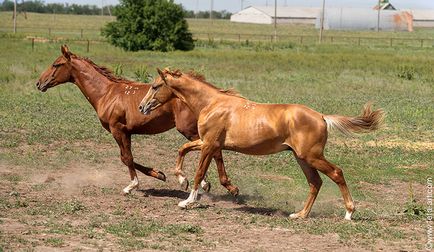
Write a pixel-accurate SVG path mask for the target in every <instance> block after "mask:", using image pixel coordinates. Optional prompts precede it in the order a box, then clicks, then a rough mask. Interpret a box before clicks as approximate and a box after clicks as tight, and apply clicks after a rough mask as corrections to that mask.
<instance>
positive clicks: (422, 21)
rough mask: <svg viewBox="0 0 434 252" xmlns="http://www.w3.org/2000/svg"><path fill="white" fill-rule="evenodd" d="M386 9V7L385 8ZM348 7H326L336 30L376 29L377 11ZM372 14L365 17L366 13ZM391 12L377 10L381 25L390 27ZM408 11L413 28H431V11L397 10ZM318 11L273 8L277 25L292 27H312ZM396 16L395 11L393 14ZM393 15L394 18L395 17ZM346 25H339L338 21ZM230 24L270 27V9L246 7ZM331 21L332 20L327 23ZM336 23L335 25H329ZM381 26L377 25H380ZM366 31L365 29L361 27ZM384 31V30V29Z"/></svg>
mask: <svg viewBox="0 0 434 252" xmlns="http://www.w3.org/2000/svg"><path fill="white" fill-rule="evenodd" d="M387 6H389V5H387ZM353 10H354V9H352V8H326V11H325V12H326V15H327V12H329V13H334V14H336V16H335V17H332V16H329V18H327V17H326V18H325V19H326V20H325V21H326V22H327V19H330V20H331V19H333V20H334V21H335V20H336V19H337V18H338V22H339V28H338V29H350V30H351V26H353V25H354V26H357V27H358V28H359V29H360V27H359V26H360V25H362V24H363V23H364V22H365V23H366V25H364V26H365V27H368V28H367V29H372V27H373V25H374V26H376V23H377V15H378V14H377V11H376V10H372V9H362V10H360V9H359V10H357V11H360V12H359V13H357V12H353ZM368 12H370V13H373V14H366V13H368ZM393 12H394V11H393V10H391V9H390V8H388V9H384V10H381V12H380V13H383V14H382V16H383V15H384V19H383V20H384V21H387V22H385V23H383V25H388V24H391V25H393V24H392V22H391V21H390V20H391V17H390V16H391V15H393V14H392V13H393ZM403 12H409V13H410V14H411V15H413V27H434V10H400V11H399V13H403ZM320 13H321V9H320V8H309V7H293V6H292V7H282V6H277V15H276V16H277V20H276V21H277V23H279V24H282V23H292V24H315V23H316V19H317V17H319V16H320ZM396 13H398V12H396V11H395V14H396ZM395 16H396V15H395ZM344 19H345V20H344ZM401 20H404V21H403V22H402V23H401V24H399V25H398V26H397V25H394V26H391V25H389V26H388V27H393V28H392V30H406V29H407V27H408V23H409V22H408V21H407V19H405V18H401ZM343 21H344V22H347V24H343V23H342V22H343ZM231 22H239V23H253V24H273V23H274V6H250V7H247V8H245V9H243V10H241V11H239V12H237V13H235V14H233V15H232V16H231ZM331 22H332V21H331ZM333 23H334V24H336V23H337V22H333ZM380 24H381V22H380ZM332 27H333V28H332ZM329 28H330V29H334V28H336V25H332V26H329ZM365 29H366V28H365ZM384 30H387V27H384Z"/></svg>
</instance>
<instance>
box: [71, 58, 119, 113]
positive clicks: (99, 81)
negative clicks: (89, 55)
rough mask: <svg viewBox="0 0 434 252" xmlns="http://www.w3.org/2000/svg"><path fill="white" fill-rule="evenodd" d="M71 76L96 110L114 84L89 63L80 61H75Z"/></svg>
mask: <svg viewBox="0 0 434 252" xmlns="http://www.w3.org/2000/svg"><path fill="white" fill-rule="evenodd" d="M71 76H72V79H73V82H74V83H75V84H76V85H77V86H78V87H79V88H80V90H81V92H82V93H83V95H84V96H85V97H86V98H87V100H88V101H89V102H90V103H91V104H92V106H93V107H94V108H95V109H97V105H98V101H99V100H100V99H101V98H102V97H103V96H104V95H105V94H106V93H107V91H108V89H109V87H110V86H111V84H113V83H112V81H110V80H109V79H107V77H105V76H104V75H102V74H101V73H99V72H98V71H97V70H96V69H95V68H94V67H93V66H91V65H90V64H89V63H87V62H85V61H82V60H79V59H73V64H72V72H71Z"/></svg>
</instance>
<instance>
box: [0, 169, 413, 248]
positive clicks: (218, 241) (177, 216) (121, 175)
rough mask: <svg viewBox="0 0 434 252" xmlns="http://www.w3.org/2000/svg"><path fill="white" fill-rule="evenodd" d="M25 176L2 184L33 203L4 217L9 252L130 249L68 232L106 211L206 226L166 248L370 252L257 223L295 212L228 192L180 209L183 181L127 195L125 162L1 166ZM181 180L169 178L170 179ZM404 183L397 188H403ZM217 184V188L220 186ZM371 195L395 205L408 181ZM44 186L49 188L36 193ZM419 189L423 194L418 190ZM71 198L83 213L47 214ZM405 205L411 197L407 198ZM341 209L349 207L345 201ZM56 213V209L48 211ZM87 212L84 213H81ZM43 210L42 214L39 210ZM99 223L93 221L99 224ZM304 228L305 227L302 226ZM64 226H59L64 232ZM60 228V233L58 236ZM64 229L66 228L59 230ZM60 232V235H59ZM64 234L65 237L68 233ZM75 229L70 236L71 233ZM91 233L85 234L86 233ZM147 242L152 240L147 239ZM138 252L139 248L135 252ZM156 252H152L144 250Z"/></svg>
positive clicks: (111, 216)
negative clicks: (67, 227) (193, 207)
mask: <svg viewBox="0 0 434 252" xmlns="http://www.w3.org/2000/svg"><path fill="white" fill-rule="evenodd" d="M11 174H21V176H22V178H21V180H20V181H5V180H0V195H1V196H2V198H9V199H10V201H11V202H13V200H12V199H13V198H14V196H11V195H12V194H11V193H17V195H19V196H20V197H21V199H23V200H25V201H26V202H27V204H28V206H27V207H11V208H9V209H7V211H6V212H3V213H2V214H1V215H0V217H1V218H0V230H1V232H2V233H0V234H2V235H3V237H2V238H1V239H0V242H1V241H3V244H4V242H7V243H8V244H9V247H7V249H10V250H25V249H28V248H31V249H32V250H35V251H73V250H84V251H101V250H108V251H118V250H120V249H121V250H122V249H125V247H122V246H121V245H120V244H119V237H117V236H114V235H112V234H108V233H107V232H106V231H104V228H102V227H99V226H96V227H94V228H93V229H94V230H96V231H95V232H96V234H92V237H90V236H89V234H87V233H86V232H87V231H80V232H74V231H62V229H61V227H56V226H54V227H53V225H54V224H53V223H57V225H63V224H68V225H70V226H71V227H73V228H77V229H79V230H87V229H84V228H83V227H86V226H88V225H89V223H94V222H95V220H97V219H98V216H100V215H101V214H103V215H105V216H108V217H107V218H108V220H107V223H116V222H118V221H119V219H120V218H122V219H123V218H125V217H127V218H139V220H142V221H145V222H148V221H159V222H162V223H164V224H165V225H170V224H179V223H189V224H192V225H197V226H199V227H201V228H202V230H203V233H202V234H201V235H200V236H195V235H191V236H188V237H187V238H186V237H184V238H182V237H183V236H180V237H169V238H168V237H165V236H163V237H162V236H158V235H152V236H151V237H150V238H149V239H151V240H149V242H150V243H153V244H155V242H158V244H159V246H161V247H160V249H163V250H168V251H174V250H186V249H188V250H191V251H209V250H217V251H324V250H326V251H327V250H330V251H366V247H363V246H355V245H351V247H350V245H346V244H344V243H342V241H341V240H340V239H339V236H338V235H337V234H334V233H326V234H322V235H314V234H308V233H303V232H301V233H300V232H296V231H295V230H293V229H290V228H282V227H272V226H268V225H264V224H256V223H255V222H254V221H253V222H252V220H255V219H256V218H258V217H261V216H271V217H275V218H283V219H286V218H288V215H289V213H288V212H282V211H276V210H273V209H269V208H258V207H255V206H251V205H248V204H246V203H245V202H241V203H240V202H236V201H234V199H233V198H232V197H231V196H229V195H226V194H223V195H222V194H213V193H211V194H208V195H204V196H202V197H201V203H202V204H203V206H204V207H203V208H200V209H196V210H187V211H186V210H180V209H179V208H178V207H177V206H176V204H177V203H178V202H179V201H180V200H183V199H185V198H187V197H188V193H187V192H184V191H180V190H179V185H178V184H177V182H176V180H175V179H173V178H172V179H169V180H168V182H167V183H163V182H160V181H158V180H155V179H153V178H149V177H146V176H143V175H140V177H139V180H140V189H139V190H138V191H134V193H133V195H132V196H124V195H122V194H121V190H122V188H123V187H124V186H126V185H127V184H128V182H129V176H128V172H127V169H126V167H124V166H123V165H122V164H121V163H120V161H119V162H118V164H112V163H110V162H107V164H98V165H92V164H88V163H72V164H69V165H67V166H65V167H62V168H61V169H56V170H50V169H41V170H38V171H35V170H29V169H26V168H23V167H12V166H8V165H4V164H0V176H4V175H11ZM170 177H173V176H170V175H169V178H170ZM266 178H268V179H272V180H289V178H287V177H277V176H271V177H270V176H267V177H266ZM396 185H397V186H398V188H396V187H395V186H396ZM215 186H216V185H215ZM361 186H363V187H365V188H366V189H367V190H373V191H374V192H376V191H378V195H379V197H381V196H382V195H383V194H382V193H381V192H382V191H383V190H386V189H388V190H389V191H387V193H390V196H388V197H390V200H393V198H394V197H399V196H400V195H399V193H394V190H393V189H392V188H395V189H397V191H402V190H405V187H406V184H405V183H402V184H401V183H400V182H397V183H394V185H393V186H391V187H385V188H382V187H378V186H375V185H371V184H363V183H362V184H361ZM38 187H42V188H43V189H39V190H37V189H35V188H38ZM416 189H419V188H418V187H416ZM71 200H74V201H79V202H81V203H82V204H83V205H84V206H85V207H86V209H85V210H83V211H84V212H79V213H81V214H76V215H75V214H66V215H65V214H63V215H62V213H58V212H56V211H59V209H56V208H53V209H51V210H50V211H53V213H50V212H49V213H39V212H38V211H43V210H44V209H45V208H44V207H48V206H53V205H54V206H56V204H60V203H62V202H71ZM402 200H404V199H402ZM339 204H341V202H340V203H339ZM48 209H50V208H48ZM80 211H81V210H80ZM35 212H36V213H35ZM92 225H93V224H92ZM301 225H303V223H302V222H301ZM56 228H57V229H56ZM53 230H54V231H53ZM56 230H60V231H56ZM56 232H58V233H56ZM62 232H63V233H62ZM68 232H69V233H68ZM83 232H84V233H83ZM101 234H104V235H101ZM53 237H54V238H61V239H62V241H63V242H62V243H61V244H60V245H58V246H57V247H56V245H52V244H50V239H51V238H53ZM145 240H146V239H145ZM401 247H402V244H397V245H396V246H392V247H391V246H390V245H387V244H386V245H382V246H381V249H385V250H388V249H392V250H396V249H398V248H401ZM129 249H132V248H129ZM144 250H146V251H151V250H154V249H152V248H149V247H148V248H147V249H144Z"/></svg>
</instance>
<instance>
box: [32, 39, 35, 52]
mask: <svg viewBox="0 0 434 252" xmlns="http://www.w3.org/2000/svg"><path fill="white" fill-rule="evenodd" d="M34 50H35V38H32V52H33V51H34Z"/></svg>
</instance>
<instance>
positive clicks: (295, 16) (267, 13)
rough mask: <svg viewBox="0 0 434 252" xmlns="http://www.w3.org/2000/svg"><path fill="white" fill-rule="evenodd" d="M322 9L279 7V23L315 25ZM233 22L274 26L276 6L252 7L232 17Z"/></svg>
mask: <svg viewBox="0 0 434 252" xmlns="http://www.w3.org/2000/svg"><path fill="white" fill-rule="evenodd" d="M319 11H320V8H308V7H281V6H278V7H277V15H276V16H277V19H276V21H277V23H279V24H281V23H294V24H315V19H316V16H317V14H318V13H319ZM231 22H238V23H254V24H273V23H274V6H250V7H247V8H245V9H244V10H241V11H239V12H237V13H235V14H233V15H232V16H231Z"/></svg>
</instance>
